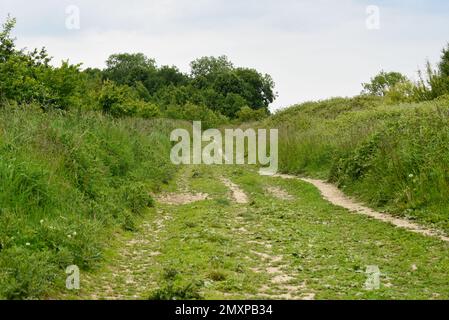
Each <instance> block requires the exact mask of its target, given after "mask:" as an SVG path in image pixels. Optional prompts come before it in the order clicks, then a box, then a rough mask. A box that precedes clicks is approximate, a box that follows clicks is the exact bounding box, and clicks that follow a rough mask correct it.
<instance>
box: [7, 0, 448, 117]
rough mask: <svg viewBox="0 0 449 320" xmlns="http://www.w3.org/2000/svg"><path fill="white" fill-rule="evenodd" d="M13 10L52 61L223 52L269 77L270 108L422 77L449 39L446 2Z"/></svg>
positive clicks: (168, 3)
mask: <svg viewBox="0 0 449 320" xmlns="http://www.w3.org/2000/svg"><path fill="white" fill-rule="evenodd" d="M8 13H9V14H11V16H13V17H16V18H17V27H16V29H15V32H14V35H15V36H16V37H17V39H18V40H17V44H18V46H19V47H21V48H23V47H27V48H30V49H31V48H36V47H38V48H40V47H42V46H45V47H46V48H47V50H48V52H49V53H50V55H51V56H53V57H54V63H55V64H58V63H59V62H60V61H61V60H66V59H69V61H70V62H71V63H80V62H82V63H83V67H84V68H87V67H99V68H102V67H104V65H105V64H104V62H105V61H106V59H107V57H108V56H109V55H110V54H112V53H120V52H142V53H144V54H145V55H147V56H148V57H150V58H154V59H156V61H157V63H158V64H159V65H176V66H178V67H179V68H180V69H181V70H182V71H184V72H189V63H190V62H191V61H192V60H194V59H196V58H199V57H202V56H219V55H223V54H224V55H227V56H228V57H229V58H230V59H231V60H232V61H233V62H234V64H235V65H237V66H244V67H251V68H256V69H257V70H258V71H260V72H262V73H268V74H270V75H271V76H272V77H273V79H274V81H275V83H276V91H277V92H278V95H279V96H278V98H277V100H276V101H275V102H274V103H273V105H272V106H271V109H272V110H277V109H280V108H284V107H287V106H290V105H293V104H297V103H300V102H304V101H309V100H318V99H325V98H330V97H335V96H353V95H356V94H358V93H360V91H361V90H362V87H361V83H363V82H367V81H369V79H370V78H371V77H372V76H374V75H375V74H377V73H378V72H379V71H381V70H385V71H399V72H402V73H404V74H405V75H407V76H409V77H410V78H412V79H416V78H417V70H418V69H419V68H423V66H424V64H425V61H426V59H429V60H430V61H431V62H432V63H436V62H437V61H438V59H439V56H440V52H441V49H442V48H443V47H444V46H445V45H446V44H447V43H448V42H449V33H448V31H449V1H446V0H421V1H419V0H403V1H400V0H391V1H385V0H384V1H381V0H378V1H374V0H358V1H357V0H191V1H186V0H128V1H117V0H94V1H92V0H40V1H29V0H0V20H1V21H4V19H5V17H6V16H7V14H8Z"/></svg>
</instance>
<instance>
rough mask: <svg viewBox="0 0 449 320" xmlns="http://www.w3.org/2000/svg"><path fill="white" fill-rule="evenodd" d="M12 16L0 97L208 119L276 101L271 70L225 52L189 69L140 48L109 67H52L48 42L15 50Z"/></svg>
mask: <svg viewBox="0 0 449 320" xmlns="http://www.w3.org/2000/svg"><path fill="white" fill-rule="evenodd" d="M15 24H16V20H15V19H13V18H10V17H8V18H7V20H6V22H5V23H4V24H3V28H2V30H1V31H0V99H1V101H2V103H3V104H5V103H8V104H12V105H24V104H36V105H39V106H40V107H41V108H43V109H47V108H57V109H62V110H68V109H74V108H87V109H96V110H102V111H104V112H106V113H108V114H111V115H113V116H116V117H121V116H140V117H145V118H151V117H158V116H166V117H170V118H175V119H176V118H181V119H196V120H204V121H209V122H212V123H213V122H220V121H226V120H227V119H231V120H232V119H238V118H240V119H242V120H258V119H261V118H263V117H265V116H267V115H268V114H269V105H270V104H271V103H272V102H273V101H274V100H275V99H276V93H275V92H274V87H275V83H274V81H273V79H272V78H271V76H270V75H268V74H262V73H260V72H258V71H257V70H255V69H252V68H243V67H236V66H235V65H234V64H233V63H232V62H231V61H230V60H229V59H228V57H226V56H220V57H202V58H199V59H197V60H195V61H193V62H192V63H191V64H190V66H191V71H190V73H183V72H181V71H180V70H179V69H178V68H177V67H176V66H158V65H157V64H156V61H155V60H154V59H151V58H148V57H147V56H145V55H144V54H143V53H120V54H113V55H111V56H110V57H109V58H108V59H107V61H106V67H105V68H104V69H97V68H88V69H85V70H82V69H81V64H77V65H73V64H70V63H69V62H68V61H63V62H62V64H61V66H59V67H54V66H52V65H51V58H50V57H49V55H48V53H47V51H46V49H45V48H43V49H40V50H38V49H35V50H33V51H25V50H23V49H18V48H17V47H16V44H15V40H16V39H15V38H13V37H12V36H11V32H12V30H13V28H14V26H15Z"/></svg>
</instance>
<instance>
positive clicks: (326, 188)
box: [275, 174, 449, 242]
mask: <svg viewBox="0 0 449 320" xmlns="http://www.w3.org/2000/svg"><path fill="white" fill-rule="evenodd" d="M275 177H280V178H283V179H301V180H302V181H305V182H308V183H310V184H313V185H314V186H315V187H316V188H318V189H319V190H320V192H321V194H322V195H323V197H324V198H325V199H326V200H327V201H329V202H331V203H332V204H334V205H337V206H340V207H343V208H345V209H348V210H349V211H351V212H357V213H359V214H363V215H367V216H369V217H371V218H374V219H377V220H380V221H384V222H388V223H391V224H392V225H394V226H396V227H399V228H403V229H407V230H409V231H411V232H415V233H419V234H422V235H425V236H429V237H437V238H439V239H441V240H442V241H446V242H449V237H447V236H445V235H443V234H442V232H440V231H437V230H434V229H430V228H426V227H423V226H421V225H418V224H416V223H413V222H411V221H409V220H407V219H401V218H396V217H394V216H392V215H389V214H385V213H380V212H377V211H375V210H373V209H371V208H368V207H365V206H363V205H362V204H360V203H358V202H357V201H355V200H353V199H351V198H349V197H347V196H346V195H345V194H344V193H343V192H342V191H341V190H340V189H338V188H337V187H336V186H334V185H332V184H330V183H326V182H324V181H322V180H317V179H307V178H298V177H296V176H292V175H285V174H279V175H276V176H275Z"/></svg>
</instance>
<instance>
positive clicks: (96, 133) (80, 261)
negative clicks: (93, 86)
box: [0, 108, 175, 299]
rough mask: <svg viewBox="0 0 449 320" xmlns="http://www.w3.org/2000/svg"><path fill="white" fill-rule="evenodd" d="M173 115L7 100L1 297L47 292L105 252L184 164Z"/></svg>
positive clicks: (2, 112) (2, 132) (2, 130)
mask: <svg viewBox="0 0 449 320" xmlns="http://www.w3.org/2000/svg"><path fill="white" fill-rule="evenodd" d="M174 126H175V122H173V121H168V120H141V119H121V120H117V119H112V118H110V117H107V116H104V115H101V114H98V113H83V114H76V113H65V114H62V113H58V112H50V113H42V112H41V111H39V110H32V108H27V110H24V109H11V108H0V298H7V299H19V298H37V297H43V296H45V295H46V294H48V293H49V292H50V291H49V290H50V288H51V290H58V288H62V287H63V286H64V285H65V273H64V270H65V268H66V267H67V266H69V265H77V266H79V267H80V268H81V269H89V268H92V267H93V266H95V265H96V263H97V262H98V261H99V260H101V259H102V252H103V245H104V243H105V242H106V241H107V239H108V237H110V236H111V232H112V231H113V230H117V228H120V227H121V228H124V229H126V230H133V229H134V228H135V221H136V218H137V217H138V216H139V215H140V214H142V213H143V211H144V210H145V209H146V208H148V207H150V206H152V205H153V200H152V198H151V197H150V196H149V194H150V192H152V191H158V189H159V188H160V186H161V185H162V184H165V183H167V182H168V181H169V180H170V178H171V177H172V175H173V174H174V172H175V168H174V167H173V166H172V164H171V163H170V157H169V151H170V147H171V143H170V141H169V132H170V131H171V129H172V128H173V127H174Z"/></svg>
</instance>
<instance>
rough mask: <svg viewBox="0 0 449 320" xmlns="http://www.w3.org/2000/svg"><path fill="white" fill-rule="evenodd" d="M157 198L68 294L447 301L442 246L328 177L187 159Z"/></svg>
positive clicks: (447, 265) (448, 261)
mask: <svg viewBox="0 0 449 320" xmlns="http://www.w3.org/2000/svg"><path fill="white" fill-rule="evenodd" d="M281 178H283V179H281ZM287 178H288V179H287ZM310 183H312V184H313V185H315V186H317V187H318V188H319V189H320V190H321V192H322V195H320V194H319V193H318V192H317V190H316V188H315V187H313V186H312V185H310ZM322 196H324V197H325V198H326V199H328V200H329V201H331V202H332V203H333V204H336V205H338V206H337V207H336V206H334V205H332V204H331V203H329V202H328V201H325V200H324V199H323V198H322ZM154 197H155V199H156V207H155V208H151V209H149V212H148V214H147V215H146V216H145V217H144V218H143V219H142V221H141V223H140V225H139V226H138V231H137V232H134V233H122V234H119V235H118V236H117V239H116V240H115V241H114V244H113V246H112V248H111V251H113V252H111V253H110V254H107V255H106V259H105V261H104V266H103V267H102V268H101V269H100V270H97V271H95V272H93V273H89V274H83V273H82V275H81V279H82V280H81V291H80V292H78V293H76V294H72V295H71V294H70V293H68V294H69V296H68V297H69V298H73V299H148V298H153V299H175V298H176V299H198V298H205V299H307V300H310V299H327V298H330V299H344V298H349V299H376V298H380V299H404V298H429V299H433V298H449V286H448V280H447V272H448V271H449V257H448V255H447V249H448V245H447V243H446V242H442V241H439V240H438V239H436V238H433V237H428V235H435V234H434V233H428V232H427V231H426V232H422V229H420V228H419V229H418V228H417V226H415V225H413V224H410V225H409V224H403V221H400V222H401V223H400V224H399V221H397V220H396V219H395V218H392V217H389V216H387V215H384V214H380V213H375V214H374V213H373V212H372V210H370V209H368V208H365V207H363V206H361V205H358V204H355V203H353V202H351V201H350V200H348V199H347V198H346V197H344V195H343V194H342V193H341V192H339V191H338V190H335V188H334V187H332V186H330V185H328V184H324V183H323V182H321V181H316V180H306V181H303V180H300V179H299V178H297V177H293V176H279V177H277V178H276V177H275V178H273V177H262V176H259V174H258V173H257V171H256V170H255V168H250V167H245V166H244V167H241V166H239V167H223V166H217V167H215V166H187V167H183V168H182V169H181V170H180V172H179V174H178V176H177V178H176V179H175V180H174V181H173V182H172V183H171V184H170V185H168V186H166V188H164V189H163V192H162V193H161V194H160V195H155V196H154ZM344 208H348V209H349V210H350V211H348V210H346V209H344ZM351 211H358V212H360V213H362V214H361V215H355V214H353V213H351ZM371 218H376V219H377V220H380V221H377V220H376V219H371ZM398 220H399V219H398ZM384 222H389V223H392V224H394V225H397V226H401V227H402V228H403V229H401V228H394V227H392V226H390V225H388V224H385V223H384ZM404 228H405V229H404ZM409 230H412V231H415V232H416V233H411V232H409ZM442 240H445V239H442ZM445 241H447V240H445ZM373 265H375V266H378V267H379V269H380V270H381V272H382V276H381V289H379V290H377V291H372V292H371V291H366V290H365V282H366V274H365V272H364V271H365V269H366V268H367V266H373ZM64 298H67V297H64Z"/></svg>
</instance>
